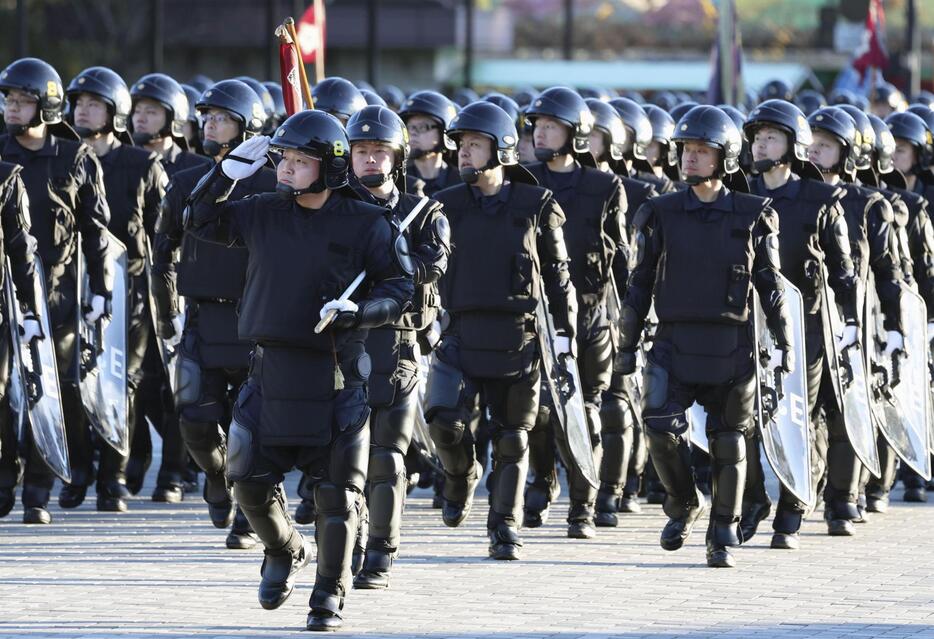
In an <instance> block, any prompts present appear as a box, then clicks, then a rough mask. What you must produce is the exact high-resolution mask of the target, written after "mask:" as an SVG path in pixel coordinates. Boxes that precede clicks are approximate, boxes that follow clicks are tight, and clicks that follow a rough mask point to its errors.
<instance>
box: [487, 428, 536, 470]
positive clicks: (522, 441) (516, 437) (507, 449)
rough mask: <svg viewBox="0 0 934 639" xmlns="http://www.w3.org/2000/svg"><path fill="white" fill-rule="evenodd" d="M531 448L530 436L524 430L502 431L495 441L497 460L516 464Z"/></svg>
mask: <svg viewBox="0 0 934 639" xmlns="http://www.w3.org/2000/svg"><path fill="white" fill-rule="evenodd" d="M528 448H529V434H528V433H527V432H526V431H524V430H502V431H500V432H499V434H498V436H497V437H496V438H495V440H494V449H493V450H494V453H495V456H496V460H497V461H499V462H504V463H513V464H514V463H516V462H518V461H519V460H521V459H522V457H523V456H524V455H525V451H527V450H528Z"/></svg>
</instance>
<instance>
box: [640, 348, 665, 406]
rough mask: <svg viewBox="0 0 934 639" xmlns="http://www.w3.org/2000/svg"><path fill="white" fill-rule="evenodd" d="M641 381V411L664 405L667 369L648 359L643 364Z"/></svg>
mask: <svg viewBox="0 0 934 639" xmlns="http://www.w3.org/2000/svg"><path fill="white" fill-rule="evenodd" d="M643 381H644V388H643V391H642V409H643V412H646V411H649V410H654V409H658V408H661V407H662V406H664V405H665V404H666V403H667V402H668V371H667V370H665V369H664V368H662V367H661V366H659V365H658V364H655V363H653V362H652V361H651V360H650V361H649V362H648V363H647V364H646V365H645V372H644V374H643Z"/></svg>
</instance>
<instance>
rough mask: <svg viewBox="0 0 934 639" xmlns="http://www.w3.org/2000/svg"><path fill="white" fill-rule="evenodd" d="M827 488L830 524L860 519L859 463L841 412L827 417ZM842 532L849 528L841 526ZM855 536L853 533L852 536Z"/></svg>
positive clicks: (826, 503)
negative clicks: (858, 506) (857, 504)
mask: <svg viewBox="0 0 934 639" xmlns="http://www.w3.org/2000/svg"><path fill="white" fill-rule="evenodd" d="M827 427H828V440H829V441H828V446H827V487H826V489H825V490H824V501H825V518H827V519H828V521H830V522H833V521H843V520H846V521H852V520H854V519H859V517H860V515H859V510H858V509H857V507H856V503H857V498H858V496H859V471H860V463H859V460H858V459H857V457H856V452H855V451H854V450H853V446H852V445H851V444H850V440H849V438H848V436H847V434H846V428H845V426H844V424H843V416H842V415H840V413H839V412H836V411H834V412H832V413H831V414H829V415H827ZM840 527H841V529H842V528H846V526H845V525H844V524H840ZM849 534H852V533H849Z"/></svg>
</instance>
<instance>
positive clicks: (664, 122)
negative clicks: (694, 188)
mask: <svg viewBox="0 0 934 639" xmlns="http://www.w3.org/2000/svg"><path fill="white" fill-rule="evenodd" d="M642 108H643V109H644V110H645V115H646V116H647V117H648V118H649V124H651V125H652V141H651V142H649V145H648V146H647V147H645V162H646V164H648V165H649V166H650V167H651V169H652V175H654V176H655V178H656V179H657V180H658V182H657V183H656V184H655V189H656V190H657V191H658V192H659V193H670V192H671V191H674V190H675V189H677V188H678V187H677V185H676V184H675V180H677V179H678V177H679V176H678V167H677V164H676V163H672V162H671V153H669V149H670V148H671V136H672V134H673V133H674V131H675V121H674V118H672V117H671V115H669V114H668V112H667V111H665V110H664V109H662V108H661V107H657V106H655V105H654V104H646V105H645V106H644V107H642Z"/></svg>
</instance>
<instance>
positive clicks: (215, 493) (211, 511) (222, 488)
mask: <svg viewBox="0 0 934 639" xmlns="http://www.w3.org/2000/svg"><path fill="white" fill-rule="evenodd" d="M201 494H202V496H203V497H204V501H205V502H206V503H207V505H208V515H209V516H210V517H211V523H212V524H214V527H215V528H220V529H221V530H226V529H227V528H229V527H230V525H231V524H232V523H233V521H234V505H233V495H232V494H231V492H230V485H229V484H228V483H227V478H226V477H224V474H223V473H219V474H217V475H208V474H205V476H204V490H203V491H202V493H201Z"/></svg>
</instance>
